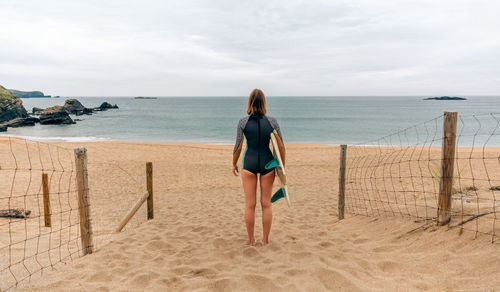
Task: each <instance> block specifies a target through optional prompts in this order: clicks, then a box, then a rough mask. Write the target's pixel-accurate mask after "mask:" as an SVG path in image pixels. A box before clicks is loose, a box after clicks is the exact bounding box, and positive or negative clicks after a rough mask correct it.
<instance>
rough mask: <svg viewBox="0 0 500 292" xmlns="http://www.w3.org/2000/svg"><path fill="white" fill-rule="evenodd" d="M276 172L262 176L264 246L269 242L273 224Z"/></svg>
mask: <svg viewBox="0 0 500 292" xmlns="http://www.w3.org/2000/svg"><path fill="white" fill-rule="evenodd" d="M273 183H274V171H271V172H270V173H268V174H266V175H263V176H260V205H261V206H262V231H263V237H262V245H266V244H267V243H268V242H269V232H271V224H272V223H273V209H272V205H271V196H272V192H273Z"/></svg>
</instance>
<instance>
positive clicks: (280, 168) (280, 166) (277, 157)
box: [266, 130, 291, 207]
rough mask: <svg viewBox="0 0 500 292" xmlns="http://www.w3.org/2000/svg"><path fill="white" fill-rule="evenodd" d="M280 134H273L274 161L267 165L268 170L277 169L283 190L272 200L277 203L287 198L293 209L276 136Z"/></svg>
mask: <svg viewBox="0 0 500 292" xmlns="http://www.w3.org/2000/svg"><path fill="white" fill-rule="evenodd" d="M277 135H278V133H277V132H276V130H274V131H273V132H272V133H271V150H272V152H273V156H274V159H273V160H272V161H270V162H269V163H268V164H266V168H267V169H269V168H272V167H276V168H275V169H276V175H277V176H278V178H279V181H280V182H281V185H282V186H281V188H280V189H279V190H278V191H277V192H276V193H274V195H273V196H272V198H271V202H273V203H274V202H275V201H277V200H279V199H281V198H283V197H284V198H285V199H286V202H287V204H288V207H291V203H290V196H289V194H288V185H287V180H286V170H285V166H284V165H283V161H282V160H281V155H280V149H279V146H278V140H277V139H276V136H277Z"/></svg>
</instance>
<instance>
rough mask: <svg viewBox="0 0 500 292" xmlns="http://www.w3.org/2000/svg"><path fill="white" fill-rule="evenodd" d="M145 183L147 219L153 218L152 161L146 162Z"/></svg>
mask: <svg viewBox="0 0 500 292" xmlns="http://www.w3.org/2000/svg"><path fill="white" fill-rule="evenodd" d="M146 184H147V189H148V220H150V219H153V218H154V208H153V163H152V162H147V163H146Z"/></svg>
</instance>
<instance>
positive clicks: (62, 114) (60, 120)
mask: <svg viewBox="0 0 500 292" xmlns="http://www.w3.org/2000/svg"><path fill="white" fill-rule="evenodd" d="M40 124H42V125H64V124H75V122H74V121H73V120H72V119H71V117H70V116H69V114H68V112H67V111H66V110H65V109H64V108H63V107H62V106H59V105H56V106H53V107H49V108H47V109H45V110H44V111H43V112H42V114H41V115H40Z"/></svg>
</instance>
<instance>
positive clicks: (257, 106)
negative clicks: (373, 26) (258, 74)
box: [247, 88, 267, 115]
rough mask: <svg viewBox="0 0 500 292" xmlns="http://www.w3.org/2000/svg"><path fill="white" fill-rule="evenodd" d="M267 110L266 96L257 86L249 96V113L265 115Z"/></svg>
mask: <svg viewBox="0 0 500 292" xmlns="http://www.w3.org/2000/svg"><path fill="white" fill-rule="evenodd" d="M266 112H267V110H266V96H265V95H264V92H262V90H260V89H257V88H255V89H254V90H252V92H250V96H249V97H248V106H247V114H249V115H265V114H266Z"/></svg>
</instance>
